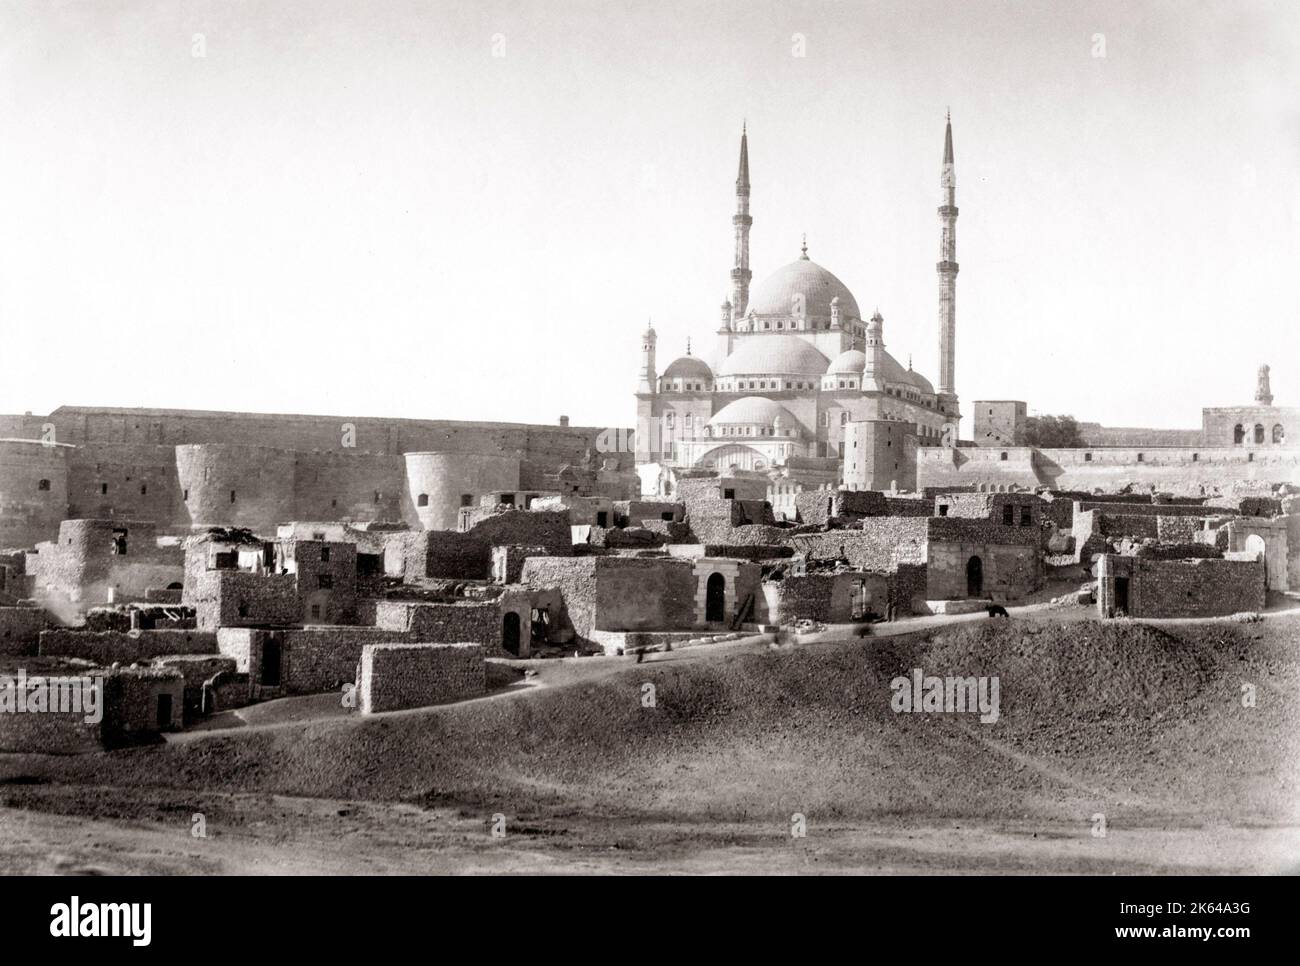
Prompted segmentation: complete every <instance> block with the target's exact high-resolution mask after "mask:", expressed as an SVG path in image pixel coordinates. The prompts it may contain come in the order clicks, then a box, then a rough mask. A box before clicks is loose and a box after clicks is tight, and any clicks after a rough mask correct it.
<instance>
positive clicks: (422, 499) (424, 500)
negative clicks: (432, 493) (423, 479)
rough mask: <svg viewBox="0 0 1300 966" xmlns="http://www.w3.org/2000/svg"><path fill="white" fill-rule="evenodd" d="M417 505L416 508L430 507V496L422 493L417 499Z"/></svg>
mask: <svg viewBox="0 0 1300 966" xmlns="http://www.w3.org/2000/svg"><path fill="white" fill-rule="evenodd" d="M415 505H416V506H428V505H429V494H427V493H421V494H420V495H419V496H417V497H416V498H415Z"/></svg>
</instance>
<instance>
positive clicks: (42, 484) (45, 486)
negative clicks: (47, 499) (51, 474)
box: [36, 480, 50, 490]
mask: <svg viewBox="0 0 1300 966" xmlns="http://www.w3.org/2000/svg"><path fill="white" fill-rule="evenodd" d="M49 488H50V481H49V480H41V481H40V482H39V483H37V484H36V489H38V490H48V489H49Z"/></svg>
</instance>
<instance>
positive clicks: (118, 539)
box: [113, 530, 126, 556]
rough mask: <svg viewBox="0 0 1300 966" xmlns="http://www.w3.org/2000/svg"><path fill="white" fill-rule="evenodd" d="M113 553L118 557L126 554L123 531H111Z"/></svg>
mask: <svg viewBox="0 0 1300 966" xmlns="http://www.w3.org/2000/svg"><path fill="white" fill-rule="evenodd" d="M113 553H114V554H117V555H118V556H123V555H125V554H126V531H125V530H114V531H113Z"/></svg>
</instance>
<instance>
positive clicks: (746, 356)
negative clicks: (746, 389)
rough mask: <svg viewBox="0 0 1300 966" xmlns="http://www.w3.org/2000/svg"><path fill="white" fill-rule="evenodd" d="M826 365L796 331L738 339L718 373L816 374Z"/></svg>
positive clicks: (822, 358)
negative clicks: (786, 333)
mask: <svg viewBox="0 0 1300 966" xmlns="http://www.w3.org/2000/svg"><path fill="white" fill-rule="evenodd" d="M826 365H827V360H826V357H825V356H824V355H822V354H821V353H820V352H818V351H817V350H816V349H815V348H814V347H813V345H812V343H811V342H807V341H805V340H803V339H801V338H799V337H798V336H797V335H754V336H747V337H745V338H742V339H741V340H740V344H739V345H738V346H737V347H736V351H735V352H733V353H732V354H731V355H729V356H727V358H726V359H724V360H723V362H722V365H721V366H719V367H718V375H720V376H747V375H772V374H780V375H796V376H820V375H822V374H823V373H824V372H825V371H826Z"/></svg>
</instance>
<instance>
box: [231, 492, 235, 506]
mask: <svg viewBox="0 0 1300 966" xmlns="http://www.w3.org/2000/svg"><path fill="white" fill-rule="evenodd" d="M230 502H231V503H234V502H235V491H234V490H231V491H230Z"/></svg>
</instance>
